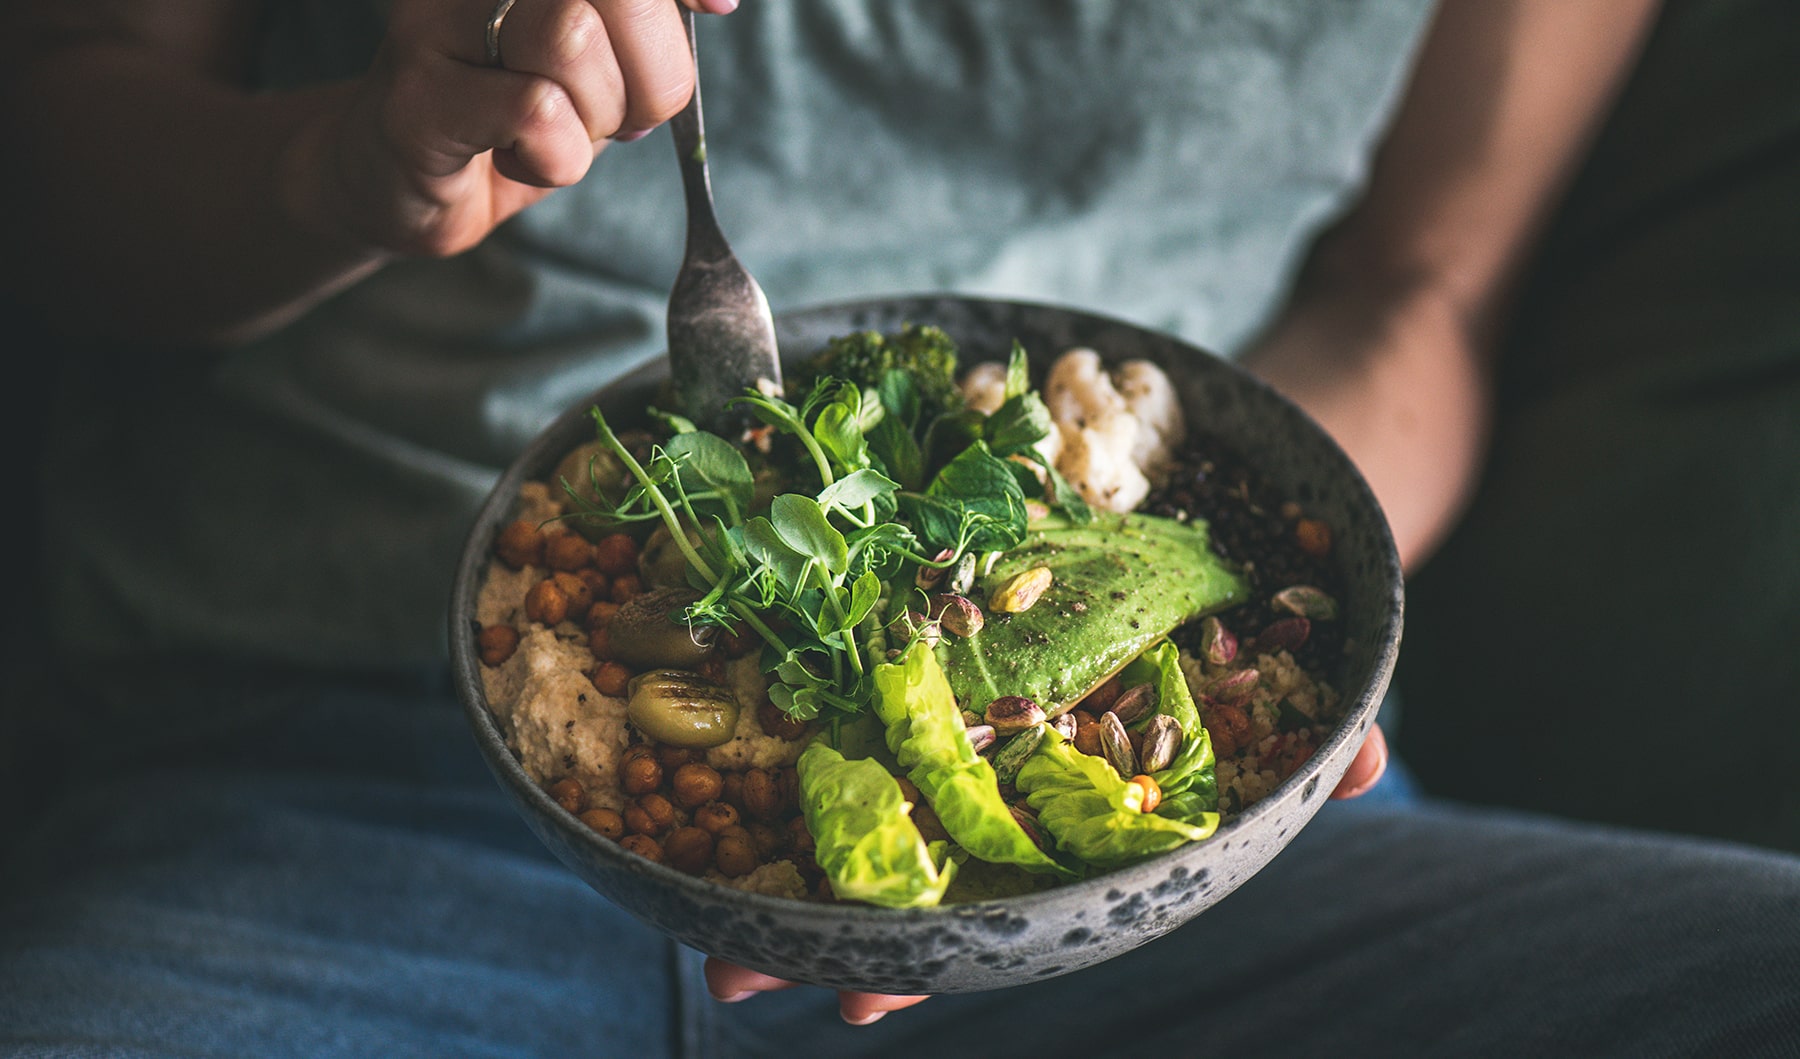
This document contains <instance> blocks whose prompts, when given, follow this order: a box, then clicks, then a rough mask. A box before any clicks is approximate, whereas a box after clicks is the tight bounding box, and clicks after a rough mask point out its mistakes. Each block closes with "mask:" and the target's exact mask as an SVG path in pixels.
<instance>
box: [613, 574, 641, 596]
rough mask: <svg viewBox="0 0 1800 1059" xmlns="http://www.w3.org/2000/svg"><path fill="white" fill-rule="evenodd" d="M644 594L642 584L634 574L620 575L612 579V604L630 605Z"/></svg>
mask: <svg viewBox="0 0 1800 1059" xmlns="http://www.w3.org/2000/svg"><path fill="white" fill-rule="evenodd" d="M643 594H644V582H643V581H642V580H640V579H639V578H638V575H636V574H621V575H619V576H618V577H615V578H613V583H612V601H613V602H614V603H630V602H631V601H632V600H634V599H636V598H638V597H639V596H641V595H643Z"/></svg>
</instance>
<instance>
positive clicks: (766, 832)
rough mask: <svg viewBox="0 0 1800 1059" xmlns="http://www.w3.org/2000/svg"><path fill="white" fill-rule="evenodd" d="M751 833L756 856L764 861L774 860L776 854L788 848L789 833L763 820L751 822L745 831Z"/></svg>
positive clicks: (751, 842) (751, 843)
mask: <svg viewBox="0 0 1800 1059" xmlns="http://www.w3.org/2000/svg"><path fill="white" fill-rule="evenodd" d="M744 830H745V831H747V832H749V835H750V845H751V847H752V848H753V849H755V850H756V855H757V856H758V857H761V858H762V859H763V860H774V859H775V856H776V854H778V853H780V852H781V851H782V850H784V849H787V848H788V843H787V831H786V830H785V829H783V828H778V827H776V826H775V825H773V824H770V823H766V822H764V821H762V820H752V821H750V826H748V827H746V828H745V829H744Z"/></svg>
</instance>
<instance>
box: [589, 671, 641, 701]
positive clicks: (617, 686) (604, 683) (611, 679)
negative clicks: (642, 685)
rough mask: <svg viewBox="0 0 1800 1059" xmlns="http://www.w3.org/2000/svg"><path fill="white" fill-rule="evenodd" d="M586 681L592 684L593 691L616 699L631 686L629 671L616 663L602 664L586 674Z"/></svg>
mask: <svg viewBox="0 0 1800 1059" xmlns="http://www.w3.org/2000/svg"><path fill="white" fill-rule="evenodd" d="M588 680H590V681H592V682H593V685H594V690H596V691H598V692H599V693H600V694H602V695H609V696H611V697H612V698H615V699H616V698H620V697H622V696H623V695H624V694H625V690H626V689H627V688H629V687H630V686H631V670H629V669H626V668H625V667H624V666H622V665H620V664H619V663H617V662H602V663H600V664H599V665H597V666H595V667H594V671H593V672H592V673H589V674H588Z"/></svg>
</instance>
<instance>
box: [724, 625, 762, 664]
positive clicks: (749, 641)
mask: <svg viewBox="0 0 1800 1059" xmlns="http://www.w3.org/2000/svg"><path fill="white" fill-rule="evenodd" d="M759 642H761V641H759V640H758V639H757V637H756V634H755V633H753V632H751V631H750V629H749V627H748V626H739V627H738V628H735V629H725V630H722V631H721V632H720V633H719V649H720V650H721V651H724V652H725V657H726V658H742V657H744V656H745V655H747V654H749V653H750V651H751V649H752V648H754V647H755V646H756V645H757V644H758V643H759Z"/></svg>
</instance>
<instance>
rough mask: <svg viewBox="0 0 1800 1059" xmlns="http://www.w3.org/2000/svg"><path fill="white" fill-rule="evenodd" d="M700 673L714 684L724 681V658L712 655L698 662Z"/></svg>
mask: <svg viewBox="0 0 1800 1059" xmlns="http://www.w3.org/2000/svg"><path fill="white" fill-rule="evenodd" d="M699 672H700V675H701V676H703V677H705V678H706V679H708V680H710V681H712V682H713V683H714V684H723V683H725V660H724V659H723V658H720V657H718V656H717V655H714V656H713V657H711V658H708V659H706V660H705V661H703V662H701V663H700V670H699Z"/></svg>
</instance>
